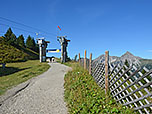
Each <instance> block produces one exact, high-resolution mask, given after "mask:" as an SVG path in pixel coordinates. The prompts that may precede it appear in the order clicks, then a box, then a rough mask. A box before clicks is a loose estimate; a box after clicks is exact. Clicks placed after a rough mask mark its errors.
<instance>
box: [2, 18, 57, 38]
mask: <svg viewBox="0 0 152 114" xmlns="http://www.w3.org/2000/svg"><path fill="white" fill-rule="evenodd" d="M0 19H2V20H5V21H9V22H12V23H15V24H18V25H21V26H24V27H27V28H31V29H34V30H38V31H41V32H43V33H46V34H50V35H53V36H56V34H54V33H50V32H46V31H43V30H40V29H38V28H35V27H31V26H29V25H25V24H22V23H19V22H16V21H13V20H10V19H7V18H4V17H0Z"/></svg>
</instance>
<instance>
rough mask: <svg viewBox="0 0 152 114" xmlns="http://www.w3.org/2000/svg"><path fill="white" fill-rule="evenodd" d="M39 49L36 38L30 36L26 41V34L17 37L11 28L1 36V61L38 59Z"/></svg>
mask: <svg viewBox="0 0 152 114" xmlns="http://www.w3.org/2000/svg"><path fill="white" fill-rule="evenodd" d="M38 51H39V49H38V45H37V44H36V43H35V40H34V38H32V37H31V36H28V38H27V40H26V42H25V41H24V36H23V35H20V36H19V37H18V38H17V37H16V36H15V34H14V33H13V32H12V30H11V28H9V29H8V30H7V32H6V34H5V35H4V36H1V37H0V63H8V62H17V61H26V60H29V59H38Z"/></svg>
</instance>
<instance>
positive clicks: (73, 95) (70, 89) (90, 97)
mask: <svg viewBox="0 0 152 114" xmlns="http://www.w3.org/2000/svg"><path fill="white" fill-rule="evenodd" d="M69 64H70V63H68V66H69ZM70 66H71V67H72V68H73V71H70V72H68V73H67V74H66V75H65V78H64V79H65V84H64V88H65V92H64V96H65V101H66V102H67V106H68V109H69V113H70V114H134V112H133V111H132V110H131V109H127V108H126V107H123V106H122V105H120V104H119V105H118V104H116V102H115V100H114V99H112V98H111V96H110V95H107V96H106V95H105V92H104V91H103V90H101V88H100V87H99V86H98V85H97V84H96V82H95V81H94V79H93V77H92V76H91V75H89V73H88V71H86V70H84V69H83V68H82V67H80V66H79V65H78V64H77V63H72V64H71V65H70Z"/></svg>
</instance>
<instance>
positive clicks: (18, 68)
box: [0, 60, 50, 95]
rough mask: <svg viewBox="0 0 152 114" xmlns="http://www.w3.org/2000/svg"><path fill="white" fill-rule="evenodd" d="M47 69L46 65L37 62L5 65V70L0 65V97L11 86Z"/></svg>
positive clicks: (30, 61)
mask: <svg viewBox="0 0 152 114" xmlns="http://www.w3.org/2000/svg"><path fill="white" fill-rule="evenodd" d="M49 67H50V66H49V65H48V64H47V63H40V62H39V60H29V61H26V62H17V63H7V64H6V68H5V69H3V68H2V67H1V65H0V95H2V94H4V93H5V92H6V90H8V89H10V88H12V87H13V86H16V85H18V84H19V83H22V82H24V81H26V80H28V79H30V78H32V77H35V76H38V75H40V74H42V73H43V72H45V71H47V70H48V69H49Z"/></svg>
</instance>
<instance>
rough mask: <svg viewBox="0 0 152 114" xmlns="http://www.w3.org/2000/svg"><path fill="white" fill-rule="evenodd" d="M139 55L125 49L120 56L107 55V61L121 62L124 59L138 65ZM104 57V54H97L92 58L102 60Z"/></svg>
mask: <svg viewBox="0 0 152 114" xmlns="http://www.w3.org/2000/svg"><path fill="white" fill-rule="evenodd" d="M140 59H142V58H140V57H138V56H134V55H133V54H132V53H131V52H129V51H127V52H126V53H124V54H123V55H122V56H121V57H117V56H109V61H110V62H111V63H116V64H117V63H120V64H123V63H124V62H125V61H126V60H127V61H128V62H129V63H130V64H136V65H140V63H141V62H140ZM104 60H105V57H104V55H101V56H99V57H98V58H96V59H95V60H94V62H95V61H96V62H97V61H98V62H104Z"/></svg>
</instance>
